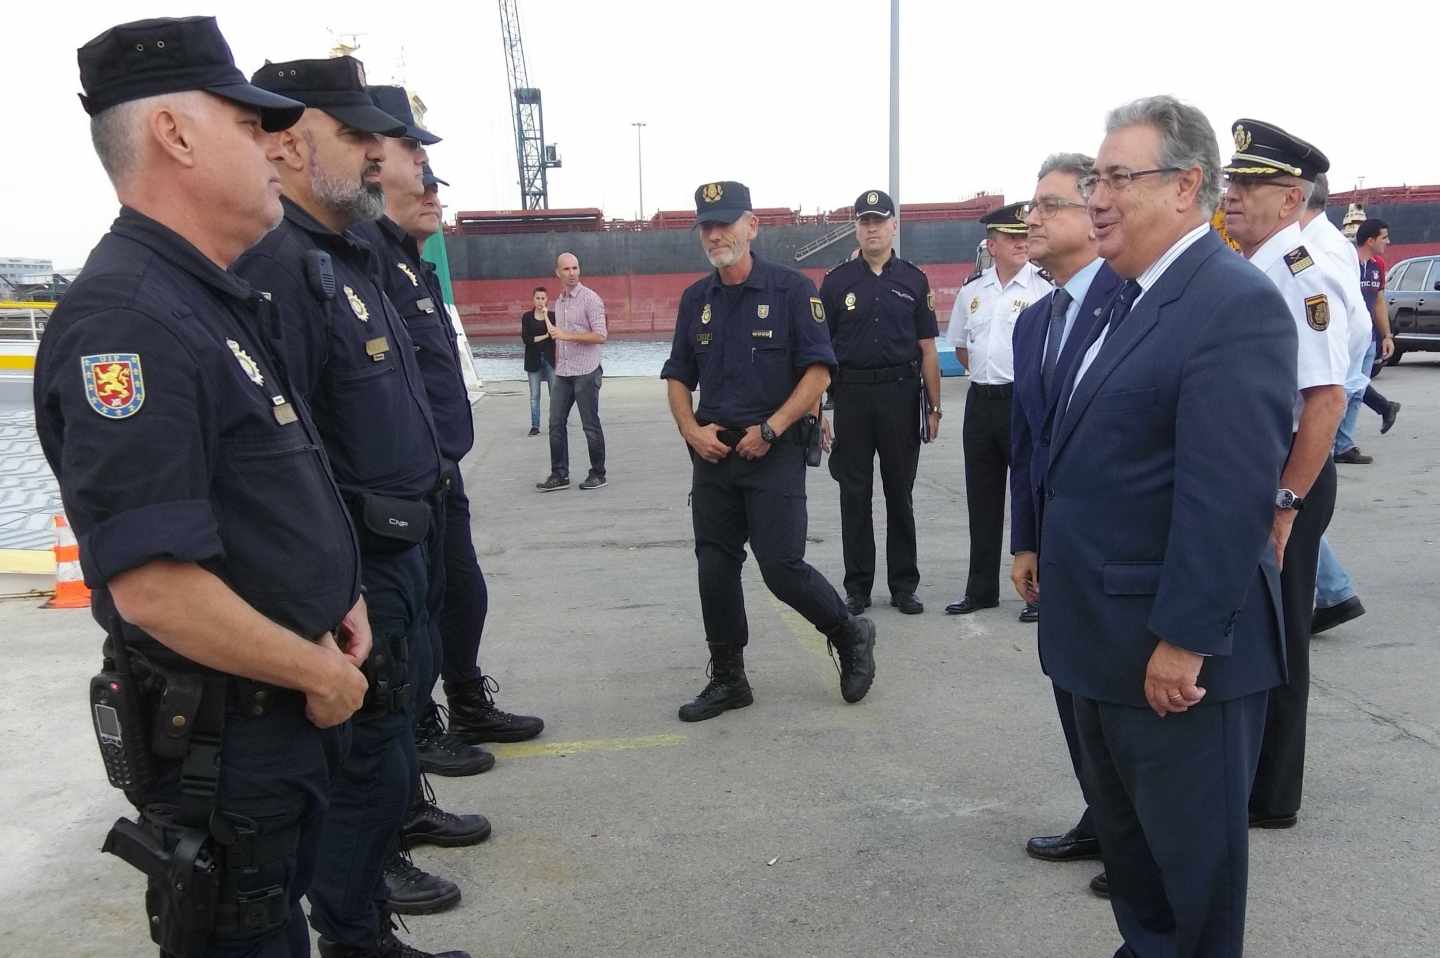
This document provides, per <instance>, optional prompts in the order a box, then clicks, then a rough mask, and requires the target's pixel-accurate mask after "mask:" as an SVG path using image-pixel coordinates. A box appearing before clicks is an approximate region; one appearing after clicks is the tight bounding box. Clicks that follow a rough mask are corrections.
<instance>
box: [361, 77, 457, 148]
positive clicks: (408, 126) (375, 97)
mask: <svg viewBox="0 0 1440 958" xmlns="http://www.w3.org/2000/svg"><path fill="white" fill-rule="evenodd" d="M365 90H366V92H368V93H369V94H370V101H371V102H372V103H374V104H375V105H376V106H378V107H379V108H380V109H382V110H384V111H385V112H386V113H388V114H390V115H391V116H393V117H394V118H395V119H397V120H399V121H400V122H401V123H404V124H405V132H404V133H403V134H401V135H402V136H408V137H409V138H410V139H412V140H418V141H420V143H422V144H424V145H425V146H434V145H435V144H436V143H439V142H440V137H438V136H436V135H435V134H434V133H431V132H430V131H429V130H427V129H425V128H424V127H423V126H421V125H420V124H419V123H416V122H415V110H414V108H413V107H411V106H410V94H408V93H406V92H405V88H404V87H403V86H367V87H366V88H365Z"/></svg>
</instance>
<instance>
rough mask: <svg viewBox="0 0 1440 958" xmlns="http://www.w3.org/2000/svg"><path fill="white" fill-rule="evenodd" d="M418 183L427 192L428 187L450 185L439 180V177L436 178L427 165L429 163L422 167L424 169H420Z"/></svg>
mask: <svg viewBox="0 0 1440 958" xmlns="http://www.w3.org/2000/svg"><path fill="white" fill-rule="evenodd" d="M420 183H421V185H423V186H424V187H425V188H426V189H427V190H428V189H429V188H430V187H432V186H449V185H450V184H449V183H446V182H445V181H444V180H442V179H440V177H438V176H436V175H435V171H434V170H432V169H430V164H429V163H426V164H425V166H424V167H423V168H422V169H421V171H420Z"/></svg>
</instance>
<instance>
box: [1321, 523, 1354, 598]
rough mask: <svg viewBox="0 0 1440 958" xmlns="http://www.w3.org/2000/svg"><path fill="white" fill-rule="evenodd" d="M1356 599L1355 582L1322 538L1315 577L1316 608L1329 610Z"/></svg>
mask: <svg viewBox="0 0 1440 958" xmlns="http://www.w3.org/2000/svg"><path fill="white" fill-rule="evenodd" d="M1354 597H1355V580H1354V579H1352V578H1350V573H1348V572H1346V571H1345V567H1344V566H1343V565H1341V564H1340V559H1339V558H1338V557H1337V556H1336V555H1335V550H1334V549H1331V548H1330V543H1329V542H1327V541H1326V540H1325V538H1324V537H1323V536H1322V537H1321V538H1320V565H1319V567H1318V569H1317V570H1316V576H1315V608H1317V609H1328V608H1330V607H1331V606H1336V605H1339V604H1340V603H1341V602H1344V601H1345V600H1346V599H1353V598H1354Z"/></svg>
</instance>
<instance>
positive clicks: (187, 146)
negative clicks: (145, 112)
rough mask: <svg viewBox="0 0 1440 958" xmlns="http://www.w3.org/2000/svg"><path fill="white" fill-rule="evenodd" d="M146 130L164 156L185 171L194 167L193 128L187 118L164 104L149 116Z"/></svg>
mask: <svg viewBox="0 0 1440 958" xmlns="http://www.w3.org/2000/svg"><path fill="white" fill-rule="evenodd" d="M146 129H147V130H148V131H149V133H150V136H151V137H152V138H153V139H154V140H155V142H156V143H157V144H159V147H160V149H161V151H162V152H164V154H165V155H166V156H168V157H170V158H171V159H172V160H174V161H175V162H176V163H178V164H179V165H180V166H183V167H186V168H187V169H188V168H191V167H193V166H194V165H195V127H194V122H193V121H192V119H191V118H190V117H189V116H186V115H185V114H184V113H181V112H180V111H178V110H176V109H175V108H174V107H173V106H171V105H169V104H166V105H164V106H161V107H160V108H159V109H157V110H155V112H153V113H151V114H150V119H149V122H148V123H147V124H146Z"/></svg>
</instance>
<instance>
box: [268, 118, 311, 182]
mask: <svg viewBox="0 0 1440 958" xmlns="http://www.w3.org/2000/svg"><path fill="white" fill-rule="evenodd" d="M271 135H272V136H274V137H275V146H276V150H275V154H272V155H278V156H279V159H280V165H281V166H283V167H285V168H286V169H289V170H294V171H295V172H297V173H298V172H299V171H301V170H303V169H305V163H306V161H307V160H308V159H309V157H310V154H309V149H310V145H309V144H308V143H305V142H303V140H302V137H301V136H300V134H299V133H297V132H296V129H295V127H293V126H292V127H290V128H289V129H288V130H281V131H280V132H279V133H274V134H271Z"/></svg>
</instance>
